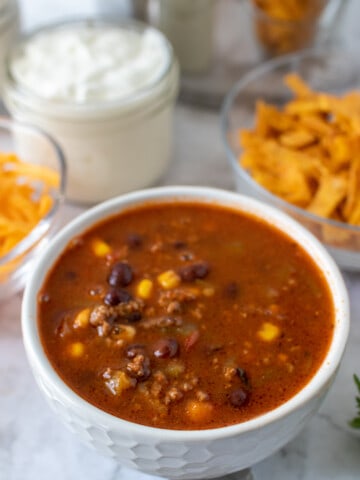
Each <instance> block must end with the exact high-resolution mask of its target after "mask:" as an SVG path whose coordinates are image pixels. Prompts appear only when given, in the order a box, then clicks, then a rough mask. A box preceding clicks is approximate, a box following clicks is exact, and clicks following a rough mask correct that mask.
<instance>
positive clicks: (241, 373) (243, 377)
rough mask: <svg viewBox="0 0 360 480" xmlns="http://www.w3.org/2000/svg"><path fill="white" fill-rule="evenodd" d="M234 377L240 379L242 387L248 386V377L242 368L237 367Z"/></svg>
mask: <svg viewBox="0 0 360 480" xmlns="http://www.w3.org/2000/svg"><path fill="white" fill-rule="evenodd" d="M236 375H237V376H238V377H239V378H240V380H241V381H242V382H243V383H244V385H249V377H248V375H247V373H246V372H245V370H244V369H243V368H240V367H237V368H236Z"/></svg>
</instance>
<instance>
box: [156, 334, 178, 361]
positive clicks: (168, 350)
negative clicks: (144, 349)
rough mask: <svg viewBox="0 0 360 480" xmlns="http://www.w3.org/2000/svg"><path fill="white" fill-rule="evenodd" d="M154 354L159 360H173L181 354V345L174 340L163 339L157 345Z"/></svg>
mask: <svg viewBox="0 0 360 480" xmlns="http://www.w3.org/2000/svg"><path fill="white" fill-rule="evenodd" d="M153 352H154V356H155V357H157V358H173V357H175V356H176V355H177V354H178V352H179V344H178V342H177V341H176V340H175V339H174V338H162V339H160V340H158V341H157V342H156V343H155V345H154V349H153Z"/></svg>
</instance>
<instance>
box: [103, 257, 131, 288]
mask: <svg viewBox="0 0 360 480" xmlns="http://www.w3.org/2000/svg"><path fill="white" fill-rule="evenodd" d="M132 279H133V271H132V268H131V267H130V265H129V264H128V263H126V262H117V263H115V264H114V265H113V266H112V268H111V271H110V275H109V277H108V283H109V285H111V286H112V287H126V286H127V285H129V284H130V283H131V282H132Z"/></svg>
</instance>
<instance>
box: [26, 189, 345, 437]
mask: <svg viewBox="0 0 360 480" xmlns="http://www.w3.org/2000/svg"><path fill="white" fill-rule="evenodd" d="M169 201H183V202H186V201H192V202H194V203H202V204H205V205H206V204H212V205H220V206H224V207H229V208H233V209H235V210H236V209H238V210H239V211H240V212H241V211H243V212H245V213H246V212H248V214H250V215H254V216H255V217H258V218H260V219H262V220H263V221H265V222H268V223H269V224H270V225H272V227H274V228H279V229H280V230H281V231H282V232H283V233H285V234H287V235H288V236H290V238H294V239H296V241H297V242H298V243H300V244H301V245H302V246H303V248H304V249H305V251H307V252H308V254H309V255H310V256H311V257H312V259H313V260H314V261H315V262H316V264H317V265H318V266H319V268H321V269H322V271H323V274H324V277H325V279H326V281H327V282H328V285H329V288H330V291H331V293H332V297H333V301H334V310H335V327H334V328H335V329H334V334H333V339H332V342H331V345H330V347H329V350H328V352H327V354H326V357H325V359H324V360H323V362H322V364H321V366H320V368H319V369H318V371H317V372H316V373H315V375H314V376H313V377H312V378H311V379H310V381H309V382H308V383H307V384H306V385H305V387H304V388H303V389H302V390H301V391H300V392H298V393H297V394H296V395H294V396H293V397H291V398H290V399H289V400H288V401H287V402H285V403H283V404H282V405H280V406H279V407H277V408H275V409H274V410H271V411H269V412H267V413H264V414H262V415H260V416H258V417H255V418H253V419H251V420H248V421H246V422H242V423H238V424H235V425H230V426H225V427H219V428H213V429H203V430H196V429H193V430H172V429H164V428H156V427H150V426H146V425H141V424H137V423H132V422H130V421H127V420H123V419H120V418H118V417H115V416H114V415H112V414H109V413H106V412H105V411H103V410H101V409H99V408H98V407H95V406H94V405H92V404H90V403H88V402H87V401H86V400H84V399H83V398H82V397H80V396H79V395H78V394H76V393H75V392H74V391H73V390H72V389H71V388H70V387H68V386H67V384H66V383H65V382H64V381H63V380H62V379H61V378H60V376H59V375H58V374H57V373H56V372H55V370H54V369H53V367H52V366H51V364H50V361H49V360H48V358H47V356H46V354H45V351H44V349H43V347H42V344H41V341H40V336H39V332H38V327H37V319H36V312H37V305H36V304H37V294H38V291H39V289H40V288H41V286H42V284H43V282H44V279H45V278H46V272H47V271H48V270H49V268H51V267H52V265H53V264H54V262H55V261H56V260H57V258H58V256H59V255H60V254H61V252H62V251H63V250H64V248H65V246H66V245H67V244H68V243H69V241H70V239H72V238H74V237H75V236H76V235H79V234H81V233H82V232H84V231H87V230H88V229H89V228H91V226H92V225H94V224H96V223H98V222H99V221H101V220H102V219H105V218H108V217H111V216H112V215H116V214H117V213H120V212H121V211H123V210H127V209H128V208H134V207H136V206H137V205H143V204H154V203H155V204H156V203H158V202H169ZM304 244H305V245H304ZM21 324H22V334H23V342H24V346H25V350H26V353H27V357H28V361H29V363H30V365H31V366H32V368H33V371H34V373H35V377H36V378H38V373H39V372H40V377H42V378H45V379H46V384H47V386H48V385H51V390H52V391H56V395H58V397H59V398H61V402H65V403H66V404H67V405H70V406H71V408H73V409H74V410H75V411H77V412H81V416H82V417H84V415H85V417H86V419H87V420H88V422H89V423H91V424H99V425H106V426H109V427H110V428H112V429H113V430H115V431H119V430H121V431H124V432H126V435H128V436H132V435H141V436H142V437H143V438H145V437H147V438H152V439H154V440H157V441H172V442H176V443H179V442H184V441H186V442H190V443H191V442H198V441H209V440H211V439H220V438H227V437H233V436H237V435H241V434H245V433H247V432H250V431H253V430H256V429H259V428H262V427H264V426H266V425H268V424H270V423H273V422H275V421H277V420H280V419H282V418H284V417H287V416H288V415H289V414H291V413H292V412H293V411H295V410H297V409H298V408H301V407H302V406H303V405H304V404H305V403H307V402H309V401H311V400H312V399H313V398H314V397H317V396H319V395H320V394H321V392H322V391H323V390H324V389H326V388H327V387H328V386H329V383H330V382H331V379H332V378H333V376H334V374H335V373H336V370H337V368H338V366H339V363H340V361H341V358H342V355H343V352H344V348H345V344H346V340H347V336H348V332H349V299H348V295H347V290H346V287H345V284H344V281H343V278H342V275H341V273H340V271H339V269H338V267H337V265H336V264H335V262H334V260H333V259H332V258H331V256H330V255H329V254H328V252H327V251H326V250H325V248H324V247H323V246H322V245H321V244H320V242H319V241H318V240H317V239H316V238H315V237H314V236H313V235H312V234H311V233H310V232H309V231H307V230H306V229H305V228H304V227H302V226H301V225H300V224H299V223H298V222H296V221H295V220H293V219H292V218H291V217H289V216H288V215H286V214H285V213H283V212H282V211H280V210H277V209H275V208H274V207H271V206H269V205H266V204H264V203H262V202H260V201H258V200H255V199H253V198H250V197H246V196H244V195H240V194H238V193H234V192H229V191H226V190H222V189H217V188H210V187H189V186H171V187H158V188H151V189H147V190H139V191H136V192H132V193H129V194H125V195H122V196H120V197H115V198H112V199H110V200H108V201H106V202H103V203H101V204H99V205H96V206H95V207H93V208H91V209H89V210H87V211H85V212H84V213H82V214H80V215H79V216H78V217H76V218H75V219H74V220H72V221H71V222H70V223H69V224H68V225H66V226H65V227H63V229H62V230H60V231H59V232H58V233H57V234H56V236H55V237H54V238H53V239H52V240H51V241H50V243H49V244H48V245H47V247H46V249H45V251H44V252H43V253H42V255H41V256H40V257H39V258H38V259H37V262H36V265H35V268H34V269H33V271H32V272H31V275H30V278H29V280H28V282H27V285H26V288H25V292H24V296H23V302H22V310H21Z"/></svg>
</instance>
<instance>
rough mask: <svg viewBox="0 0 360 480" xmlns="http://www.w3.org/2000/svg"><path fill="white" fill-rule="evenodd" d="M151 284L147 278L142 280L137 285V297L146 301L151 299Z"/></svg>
mask: <svg viewBox="0 0 360 480" xmlns="http://www.w3.org/2000/svg"><path fill="white" fill-rule="evenodd" d="M153 286H154V285H153V282H152V281H151V280H149V279H148V278H144V279H143V280H141V281H140V282H139V283H138V286H137V289H136V293H137V295H138V297H140V298H143V299H147V298H150V297H151V294H152V290H153Z"/></svg>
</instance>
